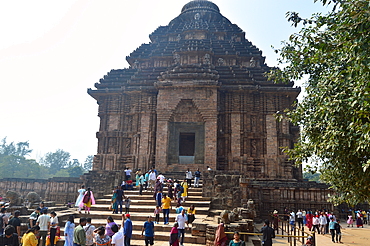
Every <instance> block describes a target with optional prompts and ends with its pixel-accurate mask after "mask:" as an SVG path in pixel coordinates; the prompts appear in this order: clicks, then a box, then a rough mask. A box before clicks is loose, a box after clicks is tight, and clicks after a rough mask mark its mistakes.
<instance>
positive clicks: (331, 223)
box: [329, 218, 337, 243]
mask: <svg viewBox="0 0 370 246" xmlns="http://www.w3.org/2000/svg"><path fill="white" fill-rule="evenodd" d="M336 223H337V222H335V221H334V218H331V219H330V222H329V230H330V234H331V241H332V242H333V243H335V224H336Z"/></svg>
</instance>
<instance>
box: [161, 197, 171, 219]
mask: <svg viewBox="0 0 370 246" xmlns="http://www.w3.org/2000/svg"><path fill="white" fill-rule="evenodd" d="M161 203H162V211H163V222H164V224H165V225H168V223H169V220H170V209H172V205H171V198H169V197H167V196H166V194H163V198H162V201H161Z"/></svg>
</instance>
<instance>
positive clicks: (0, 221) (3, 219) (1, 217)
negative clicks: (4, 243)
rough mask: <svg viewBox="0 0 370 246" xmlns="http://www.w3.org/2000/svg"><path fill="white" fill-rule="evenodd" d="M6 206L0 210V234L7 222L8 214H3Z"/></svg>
mask: <svg viewBox="0 0 370 246" xmlns="http://www.w3.org/2000/svg"><path fill="white" fill-rule="evenodd" d="M5 212H6V208H1V210H0V236H1V235H3V233H4V228H5V226H6V224H8V216H7V215H6V214H5Z"/></svg>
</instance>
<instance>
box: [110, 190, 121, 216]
mask: <svg viewBox="0 0 370 246" xmlns="http://www.w3.org/2000/svg"><path fill="white" fill-rule="evenodd" d="M121 189H122V186H121ZM116 190H118V186H117V187H116V189H114V190H113V195H112V198H111V204H110V210H112V211H113V212H112V214H115V213H116V208H117V207H118V206H117V203H116V197H117V193H116Z"/></svg>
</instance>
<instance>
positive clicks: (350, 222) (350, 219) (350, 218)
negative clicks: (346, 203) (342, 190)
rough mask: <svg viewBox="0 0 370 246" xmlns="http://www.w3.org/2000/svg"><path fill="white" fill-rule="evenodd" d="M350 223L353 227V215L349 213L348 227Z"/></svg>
mask: <svg viewBox="0 0 370 246" xmlns="http://www.w3.org/2000/svg"><path fill="white" fill-rule="evenodd" d="M350 225H352V227H353V217H352V215H351V214H348V220H347V227H349V226H350Z"/></svg>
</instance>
